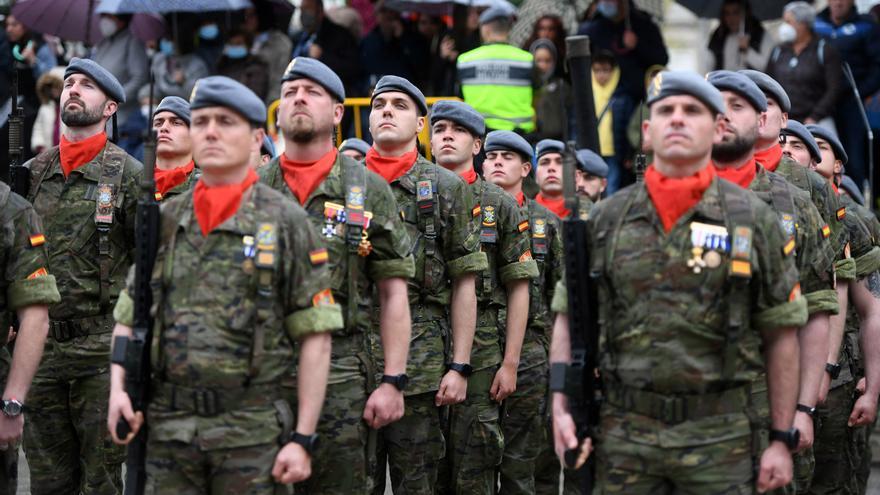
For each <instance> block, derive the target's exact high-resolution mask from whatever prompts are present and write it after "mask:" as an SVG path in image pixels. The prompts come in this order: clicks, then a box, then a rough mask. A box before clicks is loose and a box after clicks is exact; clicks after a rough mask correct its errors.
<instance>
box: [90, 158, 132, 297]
mask: <svg viewBox="0 0 880 495" xmlns="http://www.w3.org/2000/svg"><path fill="white" fill-rule="evenodd" d="M125 156H126V155H125V151H123V150H122V148H119V147H117V146H115V145H112V144H108V145H107V146H106V147H105V148H104V156H103V157H102V160H101V162H102V164H101V178H100V179H99V180H98V191H97V198H96V200H95V229H96V230H97V231H98V267H99V269H100V272H101V291H100V302H101V312H102V313H104V312H106V311H107V310H108V309H109V306H110V272H111V271H112V269H113V260H112V259H111V258H110V251H111V245H110V232H111V230H112V229H113V223H114V222H115V216H116V215H115V211H114V209H115V207H116V200H117V198H118V197H119V188H120V186H121V184H122V174H123V171H124V167H125Z"/></svg>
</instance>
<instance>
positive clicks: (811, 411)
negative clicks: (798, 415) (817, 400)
mask: <svg viewBox="0 0 880 495" xmlns="http://www.w3.org/2000/svg"><path fill="white" fill-rule="evenodd" d="M797 410H798V411H800V412H802V413H806V414H807V415H809V416H810V417H811V418H815V417H816V408H815V407H810V406H806V405H804V404H798V405H797Z"/></svg>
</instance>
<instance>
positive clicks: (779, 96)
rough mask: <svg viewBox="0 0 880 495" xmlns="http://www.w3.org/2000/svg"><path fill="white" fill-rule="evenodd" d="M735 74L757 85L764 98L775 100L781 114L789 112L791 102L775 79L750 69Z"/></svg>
mask: <svg viewBox="0 0 880 495" xmlns="http://www.w3.org/2000/svg"><path fill="white" fill-rule="evenodd" d="M737 72H739V73H740V74H742V75H744V76H746V77H748V78H749V79H751V80H752V82H753V83H755V84H757V85H758V87H759V88H761V91H763V92H764V95H765V96H766V97H768V98H773V99H774V100H776V104H778V105H779V108H781V109H782V111H783V112H786V113H787V112H790V111H791V100H790V99H789V98H788V93H786V92H785V90H784V89H783V88H782V85H781V84H779V83H778V82H777V81H776V79H773V78H772V77H770V76H768V75H767V74H764V73H763V72H760V71H756V70H752V69H742V70H740V71H737Z"/></svg>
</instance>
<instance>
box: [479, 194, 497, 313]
mask: <svg viewBox="0 0 880 495" xmlns="http://www.w3.org/2000/svg"><path fill="white" fill-rule="evenodd" d="M488 189H489V187H488V185H487V183H486V181H482V182H481V183H480V247H481V248H482V250H483V251H487V250H489V249H492V250H494V249H495V246H496V245H497V243H498V196H497V195H496V194H493V193H490V192H488ZM490 271H491V270H483V271H482V272H481V273H482V276H483V294H484V295H485V296H486V297H491V294H492V291H493V290H495V286H494V284H493V283H492V281H493V277H492V275H493V274H492V273H490Z"/></svg>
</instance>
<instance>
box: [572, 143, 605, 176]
mask: <svg viewBox="0 0 880 495" xmlns="http://www.w3.org/2000/svg"><path fill="white" fill-rule="evenodd" d="M575 156H576V157H577V164H578V168H579V169H581V170H582V171H584V172H586V173H588V174H590V175H594V176H596V177H602V178H605V177H608V164H607V163H605V160H603V159H602V157H601V156H599V155H597V154H596V153H594V152H592V151H591V150H588V149H583V150H577V154H576V155H575Z"/></svg>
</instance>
